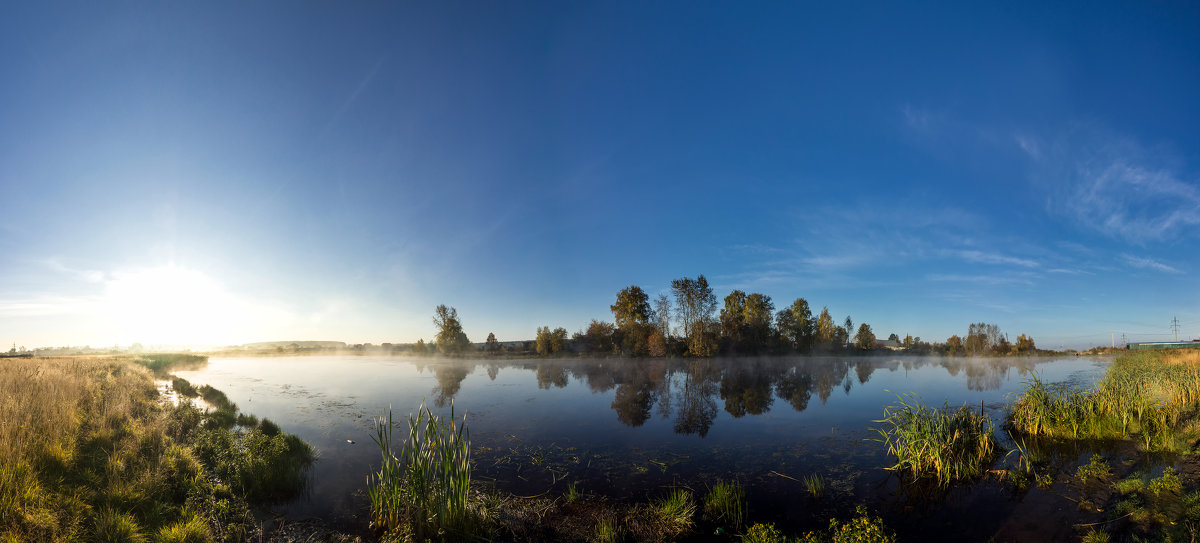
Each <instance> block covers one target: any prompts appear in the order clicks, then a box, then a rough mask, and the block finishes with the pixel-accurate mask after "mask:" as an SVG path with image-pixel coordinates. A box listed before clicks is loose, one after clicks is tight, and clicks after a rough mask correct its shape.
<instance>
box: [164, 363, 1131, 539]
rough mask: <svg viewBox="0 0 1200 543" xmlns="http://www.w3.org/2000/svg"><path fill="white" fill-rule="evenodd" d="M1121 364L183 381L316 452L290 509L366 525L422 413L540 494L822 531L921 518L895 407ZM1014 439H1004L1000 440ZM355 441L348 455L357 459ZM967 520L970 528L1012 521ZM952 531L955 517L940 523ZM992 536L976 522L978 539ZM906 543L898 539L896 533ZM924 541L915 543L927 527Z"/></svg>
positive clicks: (220, 374)
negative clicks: (895, 436)
mask: <svg viewBox="0 0 1200 543" xmlns="http://www.w3.org/2000/svg"><path fill="white" fill-rule="evenodd" d="M1108 363H1109V360H1107V359H1104V360H1097V359H1082V358H1075V357H1067V358H943V357H927V358H926V357H906V356H899V357H882V356H869V357H845V358H843V357H781V358H735V359H720V358H718V359H668V360H664V359H648V360H647V359H643V360H618V359H497V358H484V359H454V360H450V359H423V358H411V357H383V356H354V355H340V356H283V357H262V358H212V359H210V361H209V363H208V365H207V366H206V367H204V368H201V369H198V370H196V371H184V372H177V373H178V375H179V376H180V377H183V378H185V379H188V380H189V381H191V382H192V383H193V384H195V385H197V386H199V385H201V384H209V385H212V386H214V387H216V388H218V389H220V390H223V391H225V393H226V394H227V395H228V396H229V398H230V399H231V400H232V401H234V402H236V403H237V404H238V405H239V406H241V408H242V410H243V411H246V412H249V413H253V414H255V415H258V416H259V417H266V418H270V419H272V420H274V421H276V422H277V423H279V424H280V425H281V426H282V427H283V428H284V429H285V430H287V431H289V432H293V433H296V434H298V435H299V436H300V437H302V438H304V439H305V440H307V441H309V442H310V443H312V444H313V445H314V446H315V447H316V448H317V449H319V450H320V460H319V461H318V462H317V463H316V464H315V467H314V470H313V484H312V486H311V491H310V493H309V496H308V497H307V498H305V499H300V500H297V501H296V502H293V503H291V504H287V505H286V506H284V507H283V508H282V509H283V512H284V513H285V514H286V515H288V516H289V517H292V518H304V517H310V516H316V517H321V518H325V519H327V520H331V521H333V522H335V523H339V524H342V525H345V526H353V525H360V526H361V525H365V520H364V518H363V517H364V514H365V507H366V502H365V498H364V495H365V488H366V478H367V474H368V473H370V472H371V471H372V470H374V469H377V467H378V463H379V450H378V448H377V447H376V446H375V445H374V443H372V441H371V437H370V436H371V435H373V433H374V432H373V428H374V426H373V424H374V423H373V417H378V416H380V415H382V414H385V413H386V412H387V410H388V409H389V408H390V409H392V410H393V412H394V413H395V416H396V418H397V419H398V420H401V421H402V420H404V417H405V416H406V415H407V414H408V413H409V412H413V411H415V410H416V409H417V407H418V406H419V405H420V404H421V403H422V402H425V403H426V404H427V405H429V406H430V407H431V408H433V409H434V411H435V412H440V413H443V414H449V413H450V410H451V406H453V410H454V413H455V414H456V416H458V417H459V418H461V417H462V416H464V414H465V416H466V418H467V422H468V424H469V427H470V435H471V439H472V444H473V447H474V459H475V461H476V466H475V470H474V474H475V477H476V478H477V479H478V480H482V481H493V482H494V483H495V485H496V486H497V487H499V488H500V489H501V490H504V491H508V492H512V493H514V494H517V495H523V496H530V495H537V494H543V493H548V494H547V495H549V496H555V495H558V494H560V493H562V492H564V491H565V489H566V485H567V484H568V483H575V484H576V485H577V486H578V487H579V488H581V489H582V490H584V491H585V492H587V493H590V494H593V495H602V496H606V497H608V498H609V499H613V500H631V501H642V500H646V499H647V498H649V497H652V496H656V495H658V494H660V493H661V492H662V489H663V488H664V487H667V486H670V485H674V484H686V485H691V486H692V487H693V488H699V489H703V488H704V485H705V484H711V483H712V482H713V481H714V480H715V479H716V478H725V479H730V478H736V479H739V480H740V481H742V483H743V484H745V485H746V487H747V491H748V496H747V497H748V499H749V500H750V503H751V504H752V505H751V507H752V511H751V515H752V517H759V518H755V519H754V520H765V521H773V522H777V523H780V524H782V525H784V526H790V527H793V528H797V529H804V528H816V527H823V526H824V525H825V524H826V523H827V522H828V517H829V515H830V514H837V513H839V512H844V511H846V510H852V509H853V506H854V504H856V503H863V502H864V501H867V502H870V503H872V504H873V505H875V506H876V507H877V508H879V509H882V511H883V514H884V515H885V518H886V517H888V516H889V511H891V512H892V513H891V514H895V515H902V516H904V518H906V519H907V518H909V517H911V516H912V515H910V514H909V513H908V511H910V510H911V508H912V504H911V503H909V501H910V499H909V498H908V497H905V496H902V495H900V494H899V493H898V491H897V485H896V484H895V482H894V480H893V479H892V478H890V476H889V475H890V474H889V472H887V471H885V470H883V469H882V467H884V466H886V465H889V462H888V459H887V457H886V455H885V452H886V451H885V450H884V449H883V447H882V445H881V444H880V443H879V442H876V441H873V439H874V438H877V437H878V434H877V433H875V432H874V431H873V430H872V427H873V426H876V425H875V424H874V423H873V422H872V421H874V420H876V419H879V418H880V417H881V416H882V413H883V407H884V406H886V405H893V404H896V403H897V401H898V398H897V396H898V395H899V394H909V393H912V394H916V395H918V396H920V398H921V399H922V400H923V401H924V402H925V403H927V404H929V405H937V406H940V405H942V404H943V403H947V404H949V405H952V406H957V405H962V404H967V405H970V406H973V407H978V408H982V409H984V410H985V411H986V412H987V413H989V414H990V415H991V416H992V417H993V418H996V419H1000V418H1002V417H1003V410H1004V406H1005V405H1006V404H1007V401H1008V399H1009V395H1010V394H1012V393H1014V392H1018V391H1019V390H1021V388H1022V382H1023V380H1024V379H1026V378H1027V377H1028V376H1029V375H1030V374H1031V373H1034V372H1036V374H1037V375H1039V376H1040V378H1041V379H1042V380H1044V381H1049V382H1069V383H1072V384H1074V385H1078V386H1081V387H1086V386H1090V385H1091V384H1092V383H1094V382H1096V381H1097V380H1098V379H1099V378H1101V377H1102V376H1103V374H1104V372H1105V371H1106V369H1107V367H1108ZM1001 433H1002V431H1001ZM349 441H353V442H354V443H350V442H349ZM810 473H821V474H822V475H824V476H825V477H826V478H827V479H828V480H829V481H830V489H829V491H828V492H827V494H828V495H827V497H826V498H825V499H823V500H821V501H820V502H819V503H816V502H810V501H809V500H808V499H807V497H806V496H805V494H804V487H803V485H801V484H800V483H799V482H798V481H797V480H798V479H800V478H801V477H802V476H804V475H807V474H810ZM955 492H959V493H966V495H965V496H961V495H959V496H955V497H954V499H949V498H946V499H943V500H942V503H941V505H934V506H929V505H928V504H925V505H923V507H926V508H930V507H931V509H929V510H928V511H926V512H925V513H923V514H924V515H925V516H926V517H928V518H929V519H931V520H929V522H944V521H945V522H951V521H950V520H946V519H952V518H954V517H957V516H961V515H962V514H965V513H967V512H970V514H971V515H974V516H978V515H979V514H980V513H979V512H978V511H976V510H975V509H979V508H982V507H983V505H984V504H985V502H989V501H994V500H995V499H996V495H995V491H994V490H987V489H986V488H985V489H983V490H979V491H974V490H972V489H971V488H967V489H965V490H956V491H955ZM988 510H995V512H994V513H992V514H993V515H994V516H995V518H993V519H991V520H990V521H989V520H988V519H986V518H984V519H978V518H976V519H975V520H974V521H971V522H967V521H966V520H958V521H953V522H964V523H966V524H964V527H963V529H971V526H969V525H970V524H972V523H974V529H980V526H981V525H982V526H983V527H984V528H990V529H992V531H993V532H994V531H995V525H996V524H997V523H1000V522H1003V521H1004V518H1005V516H1004V515H1006V514H1007V513H1006V511H1008V509H1006V508H1005V507H991V508H990V509H988ZM943 517H944V518H943ZM981 523H982V524H981ZM903 528H904V527H903V526H902V527H901V529H903ZM920 528H921V526H920V524H919V523H918V525H916V526H914V527H913V529H920Z"/></svg>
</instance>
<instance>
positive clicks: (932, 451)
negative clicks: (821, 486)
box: [875, 394, 999, 486]
mask: <svg viewBox="0 0 1200 543" xmlns="http://www.w3.org/2000/svg"><path fill="white" fill-rule="evenodd" d="M883 414H884V418H883V419H882V420H878V421H875V422H876V423H882V424H884V425H885V426H884V427H883V428H876V429H875V431H876V432H879V434H880V436H881V438H882V439H881V441H883V443H884V444H885V445H887V448H888V453H889V454H891V455H892V456H894V457H895V458H896V463H895V464H894V465H892V466H891V467H890V468H888V469H890V470H893V471H898V472H902V473H907V474H910V475H912V476H914V477H934V478H936V479H937V481H938V484H939V485H942V486H946V485H948V484H950V483H951V482H953V481H956V480H960V479H969V478H973V477H977V476H979V475H981V474H982V473H983V472H984V471H985V470H987V469H988V467H989V466H991V464H992V462H993V461H994V460H995V459H996V456H997V455H998V453H999V447H998V443H997V441H996V437H995V435H994V432H995V424H994V423H993V422H992V419H991V418H990V417H988V416H987V415H985V414H983V413H981V412H976V411H974V410H972V409H971V408H969V407H967V406H965V405H964V406H962V407H960V408H957V409H954V408H951V407H949V406H948V405H947V406H944V407H942V408H932V407H928V406H926V405H924V404H923V403H921V401H920V400H919V398H917V397H916V396H915V395H912V394H906V395H903V396H901V400H900V404H899V405H897V406H888V407H885V408H884V410H883Z"/></svg>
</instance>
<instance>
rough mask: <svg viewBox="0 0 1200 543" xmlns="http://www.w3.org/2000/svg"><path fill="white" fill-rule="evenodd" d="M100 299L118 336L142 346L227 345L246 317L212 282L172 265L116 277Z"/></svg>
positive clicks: (229, 296) (230, 296) (218, 286)
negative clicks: (104, 301) (102, 300)
mask: <svg viewBox="0 0 1200 543" xmlns="http://www.w3.org/2000/svg"><path fill="white" fill-rule="evenodd" d="M105 300H106V303H105V305H106V306H107V310H106V313H108V315H109V317H110V318H111V319H112V324H113V325H115V326H116V328H117V329H118V331H119V333H120V335H121V337H124V338H126V339H127V340H128V341H129V342H140V343H143V344H146V345H150V344H219V343H226V342H229V341H231V340H232V339H233V337H232V336H234V335H236V331H237V329H238V328H239V326H240V325H241V324H244V321H245V318H246V315H245V311H244V309H245V307H244V304H242V303H240V302H239V301H238V300H236V299H235V298H234V296H232V295H231V294H229V293H228V292H227V291H226V290H225V289H224V288H222V287H221V285H220V284H218V283H217V282H216V281H214V280H212V279H211V278H209V277H207V276H206V275H204V274H203V273H201V272H198V271H194V270H188V269H185V268H180V267H177V266H174V265H170V266H163V267H158V268H149V269H142V270H137V271H133V272H128V273H120V274H116V275H115V276H114V278H113V279H112V280H111V281H109V282H108V284H107V285H106V287H105Z"/></svg>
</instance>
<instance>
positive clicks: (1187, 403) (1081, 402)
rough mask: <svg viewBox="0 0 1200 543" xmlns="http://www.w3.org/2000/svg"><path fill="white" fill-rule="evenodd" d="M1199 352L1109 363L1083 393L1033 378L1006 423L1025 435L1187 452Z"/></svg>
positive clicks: (1199, 403) (1199, 380)
mask: <svg viewBox="0 0 1200 543" xmlns="http://www.w3.org/2000/svg"><path fill="white" fill-rule="evenodd" d="M1197 409H1200V353H1197V352H1182V353H1164V352H1154V351H1151V352H1139V353H1132V354H1128V355H1125V356H1121V357H1119V358H1117V359H1116V360H1114V361H1113V364H1112V367H1110V368H1109V370H1108V373H1107V374H1106V375H1105V376H1104V379H1103V380H1101V381H1100V383H1099V384H1097V385H1096V386H1095V387H1094V388H1092V389H1091V390H1087V391H1080V390H1075V389H1072V388H1071V387H1069V386H1067V385H1065V384H1062V383H1059V384H1047V383H1044V382H1042V381H1041V380H1040V379H1039V378H1038V377H1037V376H1033V377H1031V378H1030V379H1028V380H1027V381H1026V384H1025V391H1024V393H1023V394H1022V395H1021V397H1020V398H1019V399H1018V400H1017V401H1016V403H1014V404H1013V406H1012V407H1011V408H1010V410H1009V415H1008V424H1009V426H1010V427H1011V428H1013V429H1014V430H1016V431H1018V432H1021V433H1024V434H1028V435H1045V436H1050V437H1065V438H1072V439H1125V438H1128V437H1130V436H1134V435H1136V436H1137V437H1138V440H1139V442H1140V443H1141V446H1142V448H1143V449H1145V450H1147V451H1171V452H1186V451H1187V450H1188V448H1189V444H1190V443H1191V442H1192V441H1194V440H1195V438H1196V437H1198V436H1200V434H1198V433H1197V427H1196V425H1195V418H1196V412H1197Z"/></svg>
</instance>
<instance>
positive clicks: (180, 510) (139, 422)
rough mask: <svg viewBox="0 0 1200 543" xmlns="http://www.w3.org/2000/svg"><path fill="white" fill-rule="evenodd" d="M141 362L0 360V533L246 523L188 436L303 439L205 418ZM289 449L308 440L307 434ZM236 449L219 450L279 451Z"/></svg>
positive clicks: (65, 536) (60, 534)
mask: <svg viewBox="0 0 1200 543" xmlns="http://www.w3.org/2000/svg"><path fill="white" fill-rule="evenodd" d="M138 362H139V360H138V359H134V358H130V357H122V356H112V357H61V358H49V357H47V358H26V359H6V360H2V361H0V541H108V540H114V541H115V540H123V541H124V540H133V541H137V540H151V539H161V540H171V537H167V536H168V535H171V534H175V533H176V532H178V534H182V535H187V536H188V537H187V538H185V539H190V540H201V541H203V540H208V539H209V536H210V535H214V536H217V538H218V539H221V540H226V541H236V540H243V539H246V538H247V537H248V536H249V535H250V534H249V531H250V530H248V529H247V527H251V525H250V523H252V522H253V519H252V517H250V515H249V510H248V509H247V508H246V506H245V498H244V497H243V496H242V495H241V494H238V492H237V489H236V488H234V487H233V486H232V485H231V484H223V483H222V484H213V483H211V482H210V477H211V476H212V474H213V473H216V474H218V475H220V474H222V473H223V472H222V471H221V468H222V467H223V464H218V463H213V465H211V466H206V465H204V464H202V461H201V459H200V458H199V456H198V454H197V453H196V450H197V449H196V447H197V446H199V445H197V444H194V443H193V442H195V443H198V444H203V443H206V442H205V441H203V440H201V439H200V438H205V437H208V438H210V439H208V441H209V442H212V441H214V439H212V437H213V436H216V437H221V436H232V437H231V440H233V441H236V440H239V439H240V440H246V439H251V438H261V439H276V440H283V441H286V442H288V443H290V441H288V440H292V441H297V442H299V440H298V439H296V438H294V436H286V435H276V436H270V437H263V436H262V435H261V431H260V430H257V429H255V430H250V431H244V432H242V431H234V430H230V429H224V428H211V429H209V428H207V426H211V425H208V424H203V421H204V420H205V419H206V418H208V416H209V415H208V414H205V413H201V412H199V411H198V410H197V409H196V408H195V407H193V406H191V405H189V404H183V405H180V406H175V407H169V406H167V405H166V404H165V402H161V401H160V399H159V396H158V391H157V390H156V388H155V386H154V380H153V378H152V377H151V372H150V370H149V369H147V368H146V367H145V366H143V365H140V364H139V363H138ZM218 434H219V435H218ZM261 439H260V441H261ZM300 445H302V447H301V446H300ZM210 448H211V447H210ZM291 449H302V451H301V452H303V451H307V450H309V449H308V446H307V444H303V442H299V445H298V446H296V447H291ZM291 449H289V451H290V450H291ZM238 450H240V449H237V450H235V448H233V447H227V450H222V451H220V452H221V453H222V454H221V457H222V458H230V459H231V460H230V461H231V462H232V461H238V462H241V463H242V464H247V465H251V464H252V462H251V461H255V460H262V461H269V462H271V463H272V464H280V463H284V462H283V461H280V460H278V459H277V458H275V457H263V456H262V455H261V454H259V453H255V454H257V455H258V456H251V455H250V454H249V453H246V454H240V455H239V454H235V453H237V452H238ZM310 456H311V455H310ZM308 461H309V462H311V458H309V459H308ZM300 464H301V465H300V468H298V469H301V468H302V467H303V465H304V464H303V462H301V463H300ZM261 471H263V470H261V469H260V470H256V473H257V472H261ZM255 477H256V479H255V481H252V482H258V479H263V477H262V476H260V475H255ZM222 478H224V479H228V478H229V477H222ZM268 481H269V480H268ZM197 519H201V520H197ZM185 528H186V529H185ZM155 534H158V535H159V536H160V537H158V538H155V537H154V536H155ZM164 534H166V535H164ZM178 534H176V535H178ZM197 538H198V539H197Z"/></svg>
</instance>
